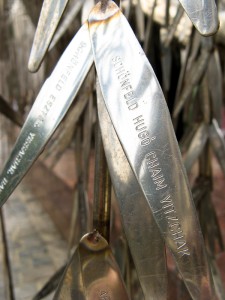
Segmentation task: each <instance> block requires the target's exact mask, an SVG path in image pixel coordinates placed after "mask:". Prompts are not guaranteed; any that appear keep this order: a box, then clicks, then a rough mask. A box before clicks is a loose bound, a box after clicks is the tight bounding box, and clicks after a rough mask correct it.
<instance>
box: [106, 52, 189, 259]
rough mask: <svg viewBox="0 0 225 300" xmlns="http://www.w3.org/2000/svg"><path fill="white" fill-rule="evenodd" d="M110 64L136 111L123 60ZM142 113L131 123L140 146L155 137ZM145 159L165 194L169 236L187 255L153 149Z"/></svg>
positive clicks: (163, 201)
mask: <svg viewBox="0 0 225 300" xmlns="http://www.w3.org/2000/svg"><path fill="white" fill-rule="evenodd" d="M112 64H113V67H114V70H115V73H116V76H117V79H118V81H119V84H120V88H121V91H122V94H123V100H125V102H126V104H127V107H128V109H129V110H131V111H135V110H137V111H138V107H139V104H138V99H137V97H136V95H135V90H134V88H133V86H132V83H131V74H130V72H129V71H128V70H126V68H125V66H124V62H123V60H122V58H121V57H120V56H115V57H113V58H112ZM145 124H146V122H145V120H144V117H143V115H140V114H139V115H137V117H135V118H133V125H134V128H135V130H136V132H137V136H138V138H139V139H140V145H141V146H147V145H149V144H150V143H151V142H152V141H154V140H155V139H156V137H155V136H153V137H151V138H150V134H149V131H148V129H147V126H146V125H145ZM145 161H146V165H147V169H148V171H149V172H150V174H151V178H152V180H153V183H154V185H155V189H156V191H160V190H162V191H163V192H164V193H163V195H167V196H166V197H164V198H163V199H162V200H160V203H161V204H162V210H163V214H164V216H165V219H166V221H167V224H168V228H169V231H170V235H171V238H172V240H173V242H174V243H175V245H176V249H177V253H178V254H179V256H180V257H183V256H189V255H190V251H189V249H188V246H187V242H186V240H185V235H184V233H183V230H182V227H181V224H180V221H179V219H178V217H177V214H176V210H175V207H174V202H173V199H172V197H171V195H170V194H169V192H168V190H167V189H168V184H167V183H166V179H165V177H164V174H163V171H162V168H161V166H160V163H159V159H158V157H157V155H156V152H155V151H151V152H149V153H147V154H146V155H145Z"/></svg>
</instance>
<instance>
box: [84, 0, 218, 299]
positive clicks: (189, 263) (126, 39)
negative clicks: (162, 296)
mask: <svg viewBox="0 0 225 300" xmlns="http://www.w3.org/2000/svg"><path fill="white" fill-rule="evenodd" d="M101 4H102V3H99V4H97V5H96V6H95V8H94V9H93V10H92V12H91V14H90V16H89V29H90V36H91V42H92V48H93V53H94V60H95V64H96V69H97V73H98V77H99V82H100V86H101V90H102V93H103V97H104V100H105V102H106V107H107V110H108V112H109V115H110V118H111V120H112V123H113V126H114V128H115V130H116V133H117V135H118V137H119V139H120V142H121V144H122V146H123V149H124V151H125V153H126V155H127V158H128V160H129V163H130V165H131V167H132V169H133V171H134V174H135V176H136V178H137V180H138V182H139V184H140V187H141V188H142V191H143V193H144V194H145V197H146V200H147V201H148V204H149V206H150V208H151V210H152V213H153V216H154V218H155V221H156V223H157V224H158V226H159V229H160V232H161V234H162V236H163V237H164V239H165V242H166V244H167V246H168V248H169V249H170V251H171V252H172V254H173V256H174V258H175V261H176V263H177V267H178V269H179V271H180V273H181V274H182V277H183V279H184V282H185V284H186V286H187V288H188V290H189V292H190V294H191V296H192V298H193V299H200V298H201V297H203V296H204V297H206V299H210V300H211V299H213V298H214V288H213V284H212V279H211V274H210V270H209V267H208V262H207V258H206V253H205V247H204V243H203V238H202V235H201V233H200V232H201V230H200V226H199V223H198V219H197V216H196V210H195V207H194V204H193V200H192V197H191V193H190V189H189V186H188V184H187V178H186V174H185V170H184V167H183V164H182V159H181V156H180V152H179V148H178V146H177V142H176V138H175V135H174V131H173V128H172V124H171V120H170V116H169V112H168V108H167V106H166V102H165V100H164V97H163V94H162V91H161V88H160V86H159V83H158V81H157V79H156V76H155V74H154V72H153V70H152V68H151V66H150V64H149V62H148V60H147V58H146V57H145V55H144V52H143V50H142V49H141V47H140V45H139V43H138V41H137V40H136V38H135V36H134V33H133V32H132V30H131V28H130V26H129V24H128V22H127V20H126V19H125V17H124V16H123V15H122V13H121V12H120V10H119V8H118V7H117V6H116V5H115V3H114V2H113V1H109V2H108V4H107V5H105V4H104V5H101ZM118 28H119V30H118ZM199 266H201V268H199Z"/></svg>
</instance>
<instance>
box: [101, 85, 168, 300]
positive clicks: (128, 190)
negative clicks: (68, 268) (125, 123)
mask: <svg viewBox="0 0 225 300" xmlns="http://www.w3.org/2000/svg"><path fill="white" fill-rule="evenodd" d="M97 99H98V113H99V121H100V128H101V132H102V139H103V144H104V149H105V154H106V158H107V162H108V166H109V171H110V174H111V179H112V183H113V186H114V190H115V194H116V197H117V200H118V204H119V208H120V213H121V216H122V220H123V227H124V231H125V234H126V237H127V242H128V245H129V248H130V251H131V254H132V257H133V260H134V263H135V267H136V270H137V274H138V278H139V281H140V284H141V287H142V291H143V295H144V299H145V300H147V299H149V300H150V299H151V300H153V299H154V300H163V299H166V298H167V268H166V259H165V248H164V242H163V239H162V237H161V235H160V232H159V229H158V227H157V225H156V223H155V221H154V219H153V216H152V212H151V210H150V208H149V206H148V204H147V202H146V200H145V197H144V195H143V192H142V190H141V189H140V186H139V184H138V182H137V179H136V178H135V175H134V173H133V171H132V169H131V167H130V165H129V162H128V161H127V158H126V156H125V153H124V151H123V149H122V146H121V144H120V142H119V140H118V137H117V135H116V132H115V130H114V128H113V125H112V123H111V120H110V117H109V114H108V112H107V109H106V107H105V103H104V100H103V98H102V94H101V91H100V87H99V86H98V84H97ZM156 262H157V263H156Z"/></svg>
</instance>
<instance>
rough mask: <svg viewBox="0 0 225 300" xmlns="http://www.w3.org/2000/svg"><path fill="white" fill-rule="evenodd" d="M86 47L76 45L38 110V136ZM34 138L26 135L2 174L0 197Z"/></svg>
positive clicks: (32, 134)
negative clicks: (53, 87)
mask: <svg viewBox="0 0 225 300" xmlns="http://www.w3.org/2000/svg"><path fill="white" fill-rule="evenodd" d="M86 46H87V45H86V43H85V42H81V43H80V44H79V45H78V47H77V48H76V50H75V51H74V53H73V54H72V56H71V57H70V58H69V59H68V63H67V64H66V66H65V67H64V68H63V70H62V72H61V73H60V74H59V76H58V78H56V80H55V89H54V91H53V93H50V95H48V97H47V99H46V100H45V104H44V105H43V106H42V107H41V108H40V111H39V114H38V116H37V118H36V119H35V121H34V123H33V128H34V130H35V129H36V128H37V129H38V132H37V133H38V134H39V133H41V132H40V129H39V128H40V127H41V126H42V125H43V123H44V121H45V119H46V118H47V116H48V114H49V112H50V111H51V109H52V107H53V104H54V102H55V100H56V99H57V98H56V97H57V96H58V94H59V93H60V92H61V91H62V89H63V87H64V85H65V83H66V82H67V81H68V79H69V76H70V75H71V74H72V71H73V69H74V68H75V67H76V66H77V64H78V63H79V58H80V56H81V54H82V53H83V50H84V48H86ZM50 88H51V87H50ZM59 100H60V99H59ZM35 136H36V134H35V133H33V132H30V133H29V134H28V136H27V138H26V140H25V142H24V144H23V145H22V147H21V148H20V150H19V151H18V154H17V155H16V157H15V159H14V160H13V162H12V164H11V165H10V166H9V168H7V170H6V171H5V172H4V174H6V175H5V176H4V177H3V178H2V180H1V181H0V195H1V193H2V192H3V191H4V190H5V189H6V188H7V186H8V184H9V183H10V177H11V176H13V175H14V174H15V172H16V170H17V169H18V167H19V166H20V164H21V162H22V159H23V157H24V156H25V154H26V152H27V150H28V148H29V147H30V145H31V144H32V142H33V141H34V139H35Z"/></svg>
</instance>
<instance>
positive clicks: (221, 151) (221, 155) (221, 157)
mask: <svg viewBox="0 0 225 300" xmlns="http://www.w3.org/2000/svg"><path fill="white" fill-rule="evenodd" d="M209 138H210V142H211V145H212V148H213V151H214V153H215V155H216V158H217V160H218V162H219V164H220V167H221V169H222V171H223V173H224V175H225V141H224V136H223V133H222V131H221V129H220V128H219V126H218V122H217V121H216V120H215V119H213V120H212V124H211V125H210V130H209Z"/></svg>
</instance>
